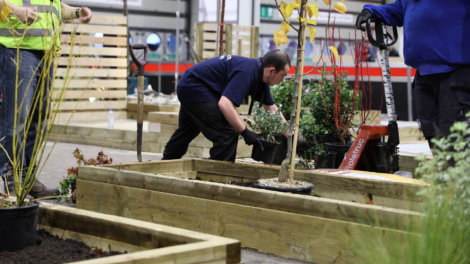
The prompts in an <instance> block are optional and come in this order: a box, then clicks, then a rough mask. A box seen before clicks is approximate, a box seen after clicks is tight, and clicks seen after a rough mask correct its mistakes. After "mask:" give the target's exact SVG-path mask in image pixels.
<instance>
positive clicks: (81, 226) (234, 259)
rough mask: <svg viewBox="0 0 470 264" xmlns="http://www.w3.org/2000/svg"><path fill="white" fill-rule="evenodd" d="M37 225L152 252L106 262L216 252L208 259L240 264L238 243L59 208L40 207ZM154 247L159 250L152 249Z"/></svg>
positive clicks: (63, 207)
mask: <svg viewBox="0 0 470 264" xmlns="http://www.w3.org/2000/svg"><path fill="white" fill-rule="evenodd" d="M38 225H39V226H40V227H43V228H47V229H49V230H52V231H53V232H55V233H56V234H60V232H59V230H62V234H66V233H67V232H65V231H68V235H70V236H75V237H77V235H78V234H79V236H81V237H83V236H86V238H87V239H88V240H93V239H94V238H96V237H98V238H99V239H98V240H99V241H101V242H102V240H103V239H105V240H106V239H108V240H112V241H118V242H120V244H121V245H123V246H125V244H130V245H134V247H132V249H134V250H135V249H139V248H144V249H145V248H146V249H152V250H147V251H143V252H135V253H133V254H126V255H118V256H114V257H109V258H106V263H138V262H134V261H138V260H146V261H149V260H150V259H151V260H152V261H155V260H160V259H162V258H163V259H164V258H166V257H170V258H174V259H178V258H182V259H183V258H187V256H185V255H186V254H187V253H189V254H197V252H196V251H200V253H204V252H207V251H209V252H219V254H218V255H217V254H213V255H212V256H211V257H214V259H213V260H221V259H220V258H221V256H223V257H224V259H225V257H226V260H227V262H226V263H238V262H240V242H238V241H236V240H233V239H227V238H223V237H217V236H213V235H208V234H202V233H198V232H194V231H190V230H185V229H181V228H176V227H171V226H165V225H160V224H154V223H149V222H143V221H139V220H134V219H129V218H124V217H120V216H112V215H105V214H101V213H97V212H91V211H87V210H80V209H75V208H70V207H65V206H60V205H53V204H41V206H40V210H39V215H38ZM136 246H137V247H136ZM156 247H163V248H157V249H154V248H156ZM105 249H106V248H105ZM226 252H227V253H226ZM225 253H226V254H225ZM180 254H181V256H180ZM200 256H202V257H207V256H208V255H207V254H200ZM209 256H210V255H209ZM108 260H109V261H108ZM102 261H103V259H101V262H99V261H98V262H96V260H91V261H83V262H79V263H103V262H102Z"/></svg>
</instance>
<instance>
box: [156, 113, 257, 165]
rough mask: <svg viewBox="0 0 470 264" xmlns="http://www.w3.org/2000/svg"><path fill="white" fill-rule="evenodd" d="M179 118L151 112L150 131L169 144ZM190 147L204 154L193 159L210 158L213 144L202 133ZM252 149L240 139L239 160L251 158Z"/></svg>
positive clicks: (173, 115) (173, 114) (171, 114)
mask: <svg viewBox="0 0 470 264" xmlns="http://www.w3.org/2000/svg"><path fill="white" fill-rule="evenodd" d="M178 116H179V114H178V113H176V112H150V113H149V114H148V131H149V132H153V133H158V137H159V138H160V141H161V142H168V140H170V137H171V135H172V134H173V133H174V132H175V130H176V129H177V128H178ZM165 139H166V140H165ZM189 145H190V146H192V147H195V148H201V151H202V153H203V156H193V157H198V158H208V157H209V150H210V148H211V147H212V142H211V141H209V140H208V139H207V138H205V137H204V135H203V134H202V133H200V134H199V135H198V136H197V137H196V138H195V139H194V140H193V141H192V142H191V143H190V144H189ZM163 147H164V146H163ZM252 149H253V147H252V146H248V145H246V144H245V142H244V140H243V139H239V140H238V147H237V158H248V157H251V152H252ZM162 151H163V149H162Z"/></svg>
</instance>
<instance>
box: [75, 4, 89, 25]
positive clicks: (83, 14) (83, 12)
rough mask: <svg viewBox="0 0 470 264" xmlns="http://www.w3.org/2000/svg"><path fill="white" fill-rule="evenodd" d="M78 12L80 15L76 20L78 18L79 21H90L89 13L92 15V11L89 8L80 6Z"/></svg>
mask: <svg viewBox="0 0 470 264" xmlns="http://www.w3.org/2000/svg"><path fill="white" fill-rule="evenodd" d="M78 12H79V14H80V17H79V18H78V20H80V22H82V23H88V22H90V20H91V15H92V12H91V9H90V8H88V7H85V6H84V7H82V8H80V10H79V11H78Z"/></svg>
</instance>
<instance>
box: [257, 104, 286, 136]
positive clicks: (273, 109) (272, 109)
mask: <svg viewBox="0 0 470 264" xmlns="http://www.w3.org/2000/svg"><path fill="white" fill-rule="evenodd" d="M263 108H264V110H265V111H269V112H271V113H273V114H274V113H276V112H277V110H278V108H277V106H276V105H275V104H273V105H265V104H263ZM280 114H281V117H282V121H284V122H287V121H286V119H285V118H284V115H283V114H282V113H280ZM284 136H286V137H289V130H287V131H286V132H284Z"/></svg>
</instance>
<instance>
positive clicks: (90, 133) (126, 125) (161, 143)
mask: <svg viewBox="0 0 470 264" xmlns="http://www.w3.org/2000/svg"><path fill="white" fill-rule="evenodd" d="M172 114H175V115H176V113H172ZM170 115H171V114H170ZM174 126H177V122H176V124H174ZM107 127H108V123H107V121H99V120H98V121H80V120H78V121H72V122H69V123H68V125H66V122H62V123H59V124H56V125H54V127H53V130H52V131H51V134H50V136H49V140H50V141H56V140H57V141H59V142H63V143H76V144H85V145H92V146H101V147H109V148H117V149H126V150H137V121H136V120H132V119H119V120H114V128H113V129H108V128H107ZM149 127H150V126H149V123H148V122H147V121H144V123H143V131H144V133H143V137H142V151H144V152H152V153H163V150H164V149H165V146H166V144H167V143H168V141H169V140H170V137H171V135H172V134H173V132H174V130H173V131H171V132H168V133H163V132H162V133H160V132H155V131H153V132H152V131H150V132H149ZM175 129H176V128H175ZM211 147H212V142H211V141H209V140H208V139H206V138H205V137H204V136H202V135H200V136H198V137H196V138H195V139H194V140H193V141H192V142H191V143H190V144H189V147H188V151H187V152H186V155H185V157H194V158H209V156H210V153H209V150H210V148H211ZM251 150H252V147H251V146H247V145H246V144H245V142H244V140H243V139H240V140H239V141H238V149H237V158H247V157H251Z"/></svg>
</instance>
